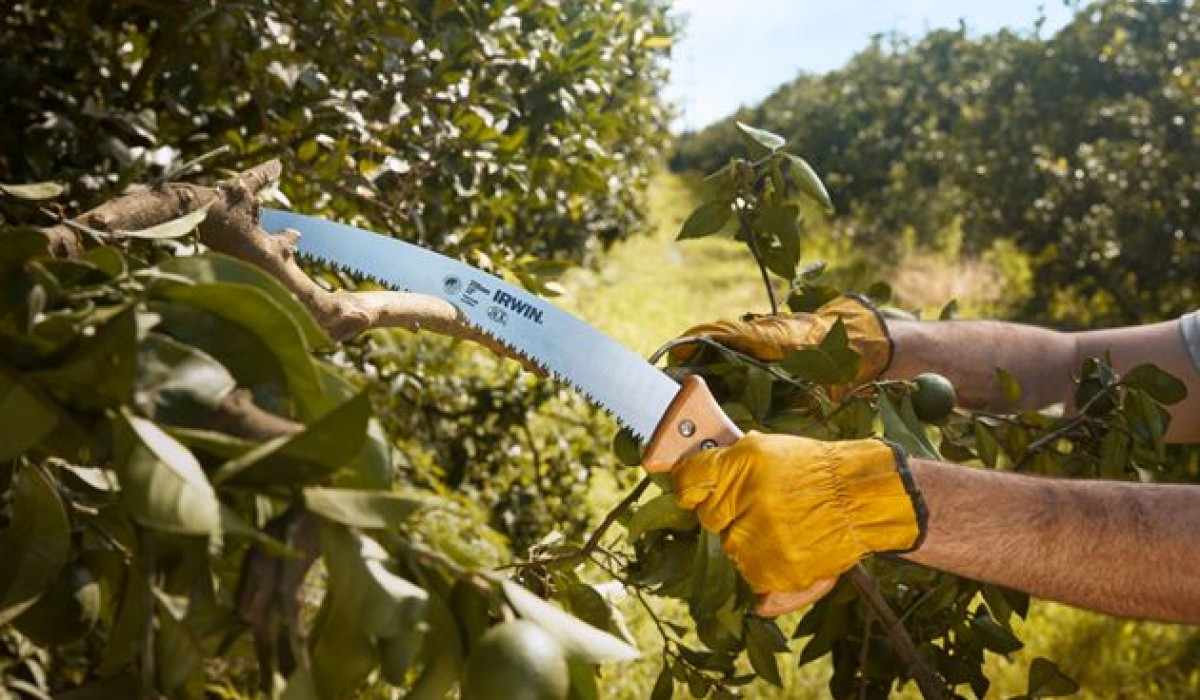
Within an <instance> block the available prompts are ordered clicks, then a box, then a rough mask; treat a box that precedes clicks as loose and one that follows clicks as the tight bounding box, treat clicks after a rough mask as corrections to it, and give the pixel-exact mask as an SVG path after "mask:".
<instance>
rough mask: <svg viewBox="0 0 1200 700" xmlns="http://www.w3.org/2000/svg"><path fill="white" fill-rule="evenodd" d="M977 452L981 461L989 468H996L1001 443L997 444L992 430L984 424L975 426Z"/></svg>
mask: <svg viewBox="0 0 1200 700" xmlns="http://www.w3.org/2000/svg"><path fill="white" fill-rule="evenodd" d="M975 452H976V453H978V454H979V461H981V462H983V463H984V464H986V465H987V466H989V467H995V466H996V460H997V458H998V456H999V453H1000V443H998V442H996V438H995V436H994V435H992V429H991V428H989V427H988V426H986V425H983V424H982V423H976V424H975Z"/></svg>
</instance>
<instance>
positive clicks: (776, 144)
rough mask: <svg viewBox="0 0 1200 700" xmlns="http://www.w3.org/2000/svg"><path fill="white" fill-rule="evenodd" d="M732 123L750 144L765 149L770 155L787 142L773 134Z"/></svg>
mask: <svg viewBox="0 0 1200 700" xmlns="http://www.w3.org/2000/svg"><path fill="white" fill-rule="evenodd" d="M734 123H735V124H736V125H737V128H738V131H740V132H742V134H743V135H745V136H746V138H748V139H749V140H750V141H751V142H753V143H756V144H758V145H760V146H762V147H763V148H765V149H767V151H770V152H772V153H773V152H775V151H778V150H779V149H781V148H783V147H784V145H785V144H786V143H787V140H786V139H784V138H783V137H782V136H780V135H779V134H773V133H771V132H770V131H766V130H764V129H758V128H756V127H753V126H750V125H748V124H743V123H741V122H734Z"/></svg>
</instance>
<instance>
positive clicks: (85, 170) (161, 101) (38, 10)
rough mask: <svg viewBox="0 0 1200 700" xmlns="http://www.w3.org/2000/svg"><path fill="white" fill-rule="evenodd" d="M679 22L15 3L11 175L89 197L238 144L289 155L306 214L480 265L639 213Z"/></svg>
mask: <svg viewBox="0 0 1200 700" xmlns="http://www.w3.org/2000/svg"><path fill="white" fill-rule="evenodd" d="M670 31H671V30H670V27H669V26H668V24H667V19H666V16H665V7H664V6H663V4H661V3H658V2H655V1H654V0H636V1H635V2H633V3H615V2H601V3H595V2H581V1H579V0H562V1H561V2H504V3H490V2H456V3H450V2H440V1H435V0H422V1H420V2H413V3H401V4H396V3H378V2H350V3H340V4H338V5H337V7H336V9H334V7H332V6H331V5H330V4H329V3H324V2H308V1H300V0H255V1H254V2H249V3H235V4H232V5H231V4H229V3H220V2H215V1H214V0H194V1H190V2H183V3H149V4H147V3H143V2H134V1H132V0H129V1H119V2H111V3H101V4H97V3H91V2H57V3H18V4H16V5H15V6H14V7H13V8H11V10H10V11H9V12H7V13H6V14H5V17H4V19H3V21H2V22H0V56H2V57H3V58H0V110H3V112H4V114H5V115H6V119H5V120H4V124H3V126H0V130H2V131H0V144H2V145H0V149H2V150H0V182H10V183H22V182H38V181H46V180H59V181H65V182H67V183H68V185H69V188H70V194H71V204H72V205H73V206H72V208H75V209H78V208H81V207H82V208H86V207H89V206H92V205H95V204H97V203H98V202H100V201H103V200H105V199H107V198H108V197H109V196H111V195H112V194H113V193H115V192H119V191H121V190H122V189H124V188H125V187H126V186H128V185H129V184H130V183H133V182H137V181H141V180H144V179H146V178H147V177H148V176H150V175H160V176H161V175H162V174H163V173H164V172H170V171H171V170H173V169H177V168H179V167H180V166H181V164H183V163H184V162H186V161H189V160H190V159H192V158H195V157H197V156H200V155H202V154H205V153H209V152H211V151H213V150H214V149H217V148H218V147H225V148H228V149H229V150H228V151H227V152H225V153H223V154H221V155H219V156H218V157H217V158H216V159H215V160H214V161H213V162H214V163H215V164H217V165H220V166H223V167H227V168H231V169H234V170H241V169H244V168H245V167H248V166H249V165H253V164H256V163H259V162H262V161H264V160H266V159H268V158H271V157H276V156H278V157H281V158H283V159H284V164H285V170H286V172H288V173H290V176H289V179H288V180H287V181H286V182H285V183H284V185H283V188H282V189H283V190H284V192H286V194H287V197H288V198H289V200H290V201H291V203H292V204H294V205H295V206H296V207H298V208H302V209H303V210H305V211H308V212H310V213H325V214H330V215H334V216H337V217H340V218H346V219H350V218H354V219H359V220H361V221H363V222H366V223H368V224H369V225H370V227H371V228H373V229H375V230H382V231H404V232H405V233H406V235H407V236H408V237H409V238H412V239H414V240H416V241H418V242H420V243H422V244H425V245H430V246H433V247H436V248H438V249H440V250H447V251H450V252H460V253H467V252H471V253H472V254H474V255H476V256H477V257H478V261H479V262H481V263H483V264H484V265H486V266H493V265H500V266H507V267H513V266H519V264H520V263H531V260H529V259H528V258H526V257H524V256H526V255H528V254H535V255H537V256H538V257H539V258H546V257H555V256H556V255H558V256H563V257H565V258H567V259H576V260H577V259H579V258H580V257H581V256H584V255H586V254H587V253H588V252H589V251H591V250H593V249H594V248H595V247H596V246H597V245H598V244H601V243H603V242H606V241H611V240H614V239H615V238H617V237H619V236H621V235H623V234H624V233H625V232H626V231H627V230H629V229H630V228H632V227H635V226H636V224H637V222H638V214H639V211H638V208H637V206H636V204H637V197H638V192H639V190H640V187H641V185H642V184H644V183H643V180H644V177H645V174H646V167H647V164H648V163H651V162H653V158H654V156H655V153H656V146H657V144H658V136H657V134H658V133H660V130H661V128H662V126H663V124H664V110H663V108H662V106H661V105H660V103H659V101H658V99H657V96H656V89H657V86H658V84H659V83H660V81H661V80H662V78H663V74H662V68H661V66H660V64H659V61H658V59H657V52H656V51H654V50H652V49H650V48H648V46H647V43H648V42H649V40H651V39H654V38H656V37H657V38H659V39H661V38H662V36H661V35H668V36H669V34H670ZM74 205H77V206H74ZM531 231H536V232H537V234H536V235H530V232H531ZM489 261H490V262H489Z"/></svg>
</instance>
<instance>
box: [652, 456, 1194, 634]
mask: <svg viewBox="0 0 1200 700" xmlns="http://www.w3.org/2000/svg"><path fill="white" fill-rule="evenodd" d="M673 476H674V480H675V489H676V491H675V493H676V498H677V499H678V501H679V503H680V505H682V506H684V507H686V508H694V509H695V510H696V514H697V516H698V517H699V519H700V522H701V524H702V525H704V527H706V528H708V529H709V530H712V531H714V532H719V533H720V534H721V538H722V543H723V546H724V548H725V551H726V553H727V554H728V555H729V557H730V559H731V560H733V562H734V564H735V565H736V566H737V567H738V569H739V571H741V573H742V575H743V577H745V578H746V580H747V582H749V584H750V586H751V588H752V589H753V590H754V591H755V592H756V593H758V594H759V596H760V598H759V606H760V612H763V613H764V614H779V613H782V612H787V611H788V610H792V609H796V608H798V607H802V606H803V605H805V604H807V603H809V602H811V601H812V600H814V599H815V598H816V597H819V596H820V595H821V594H823V593H824V592H826V591H827V590H828V583H829V581H830V580H831V579H833V578H836V577H837V576H838V575H839V574H841V573H842V572H844V571H845V570H847V569H849V568H850V567H851V566H853V565H854V564H855V563H856V562H857V561H858V560H859V559H861V558H862V557H864V556H869V555H870V554H872V553H879V552H906V553H904V554H901V556H903V557H904V558H906V559H909V560H911V561H914V562H917V563H920V564H924V565H927V566H931V567H933V568H936V569H940V570H944V571H948V572H952V573H956V574H959V575H962V576H966V577H969V578H974V579H978V580H981V581H987V582H990V583H996V584H1000V585H1005V586H1009V587H1011V588H1015V589H1017V590H1021V591H1024V592H1027V593H1030V594H1032V595H1035V596H1038V597H1041V598H1047V599H1051V600H1057V601H1060V602H1063V603H1068V604H1071V605H1077V606H1080V607H1086V608H1089V609H1093V610H1099V611H1103V612H1108V613H1112V614H1118V615H1126V616H1132V617H1141V618H1148V619H1159V620H1168V621H1177V622H1192V623H1200V557H1198V556H1196V554H1195V552H1196V550H1197V545H1200V487H1198V486H1179V485H1154V484H1128V483H1122V482H1110V481H1065V480H1058V479H1050V478H1044V477H1031V476H1025V475H1020V474H1015V473H1012V472H999V471H993V470H984V469H971V468H966V467H960V466H956V465H952V464H946V463H940V462H934V461H927V460H911V461H909V460H906V459H905V458H904V457H903V455H902V453H900V452H898V451H894V450H893V449H891V448H889V447H887V446H886V445H885V443H883V442H881V441H878V440H850V441H840V442H824V441H819V440H811V439H808V438H803V437H796V436H789V435H762V434H758V433H749V434H748V435H747V436H746V437H745V438H743V439H742V440H740V441H738V442H737V443H734V444H733V445H732V446H730V447H724V448H716V449H713V450H708V451H705V452H701V453H699V454H697V455H694V456H692V457H689V458H687V459H685V460H684V461H682V462H681V463H680V464H678V465H676V467H675V469H674V470H673ZM796 592H800V594H799V595H788V596H778V595H772V594H777V593H788V594H793V593H796ZM781 600H782V601H787V602H786V603H785V604H782V605H781V604H779V603H778V602H777V601H781Z"/></svg>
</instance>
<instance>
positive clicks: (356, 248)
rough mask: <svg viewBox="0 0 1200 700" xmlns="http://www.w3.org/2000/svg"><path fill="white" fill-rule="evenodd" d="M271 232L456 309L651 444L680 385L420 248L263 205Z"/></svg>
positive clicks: (494, 281) (557, 315) (576, 324)
mask: <svg viewBox="0 0 1200 700" xmlns="http://www.w3.org/2000/svg"><path fill="white" fill-rule="evenodd" d="M260 225H261V226H262V228H263V229H265V230H267V231H268V232H277V231H279V230H281V229H284V228H290V229H295V230H296V231H299V232H300V241H299V245H298V248H299V252H300V254H301V255H304V256H307V257H311V258H315V259H317V260H321V261H324V262H326V263H329V264H331V265H334V266H336V267H340V268H343V269H345V270H346V271H348V272H349V273H351V274H355V275H361V276H367V277H371V278H374V279H376V280H378V281H379V282H380V283H382V284H384V285H386V286H388V287H391V288H393V289H396V290H400V291H411V292H419V293H421V294H428V295H431V296H435V297H439V298H441V299H444V300H446V301H448V302H450V303H451V304H453V305H454V306H455V307H456V308H457V309H458V310H459V312H460V313H461V314H462V315H463V316H464V317H466V319H467V320H468V321H469V322H470V323H471V325H473V326H475V327H477V328H478V329H479V330H481V331H482V332H484V333H486V334H487V335H489V336H491V337H493V338H495V339H496V340H497V341H499V342H500V343H502V344H504V345H505V346H506V347H509V348H512V349H513V350H514V351H515V352H517V353H520V354H521V355H523V356H525V357H527V358H529V359H531V360H533V361H534V362H536V363H537V364H539V365H541V366H543V367H545V368H546V369H547V370H549V371H550V372H551V373H553V374H554V375H555V376H557V377H558V378H560V379H563V380H565V381H567V382H568V383H570V384H571V385H573V386H574V387H575V388H576V389H577V390H578V391H580V392H581V393H582V394H583V395H584V396H585V397H586V398H587V399H588V400H589V401H591V402H592V403H594V404H596V405H598V406H600V407H601V408H603V409H605V410H607V411H608V412H610V413H612V414H613V415H614V416H615V417H616V418H617V420H618V421H620V422H621V423H622V424H624V425H625V426H626V427H628V428H629V429H630V430H632V431H633V432H634V433H635V434H636V435H637V436H638V437H639V438H641V440H642V441H643V442H645V441H647V440H649V438H650V437H651V436H652V435H653V434H654V430H655V428H656V427H657V426H658V423H659V420H660V419H661V418H662V416H663V413H664V412H666V410H667V407H668V406H669V405H670V403H671V400H672V399H673V398H674V397H675V394H676V393H677V392H678V391H679V385H678V384H676V383H675V382H674V381H673V380H671V378H670V377H668V376H667V375H665V374H663V373H662V372H661V371H659V370H658V369H657V368H655V367H654V366H653V365H651V364H650V363H649V362H647V361H646V360H645V359H643V358H642V357H641V356H639V355H638V354H636V353H634V352H633V351H632V350H630V349H629V348H626V347H625V346H623V345H621V344H620V343H618V342H616V341H615V340H613V339H612V338H610V337H608V336H607V335H605V334H604V333H601V332H600V331H599V330H597V329H595V328H593V327H592V326H590V325H588V324H587V323H585V322H584V321H581V320H580V319H578V318H576V317H575V316H572V315H571V314H569V313H567V312H566V311H563V310H562V309H559V308H558V307H556V306H554V305H553V304H551V303H550V302H548V301H546V300H545V299H543V298H541V297H539V296H537V295H535V294H531V293H529V292H527V291H525V290H524V289H521V288H519V287H516V286H513V285H511V284H509V283H507V282H505V281H503V280H501V279H499V278H497V277H495V276H493V275H489V274H488V273H486V272H483V271H481V270H477V269H475V268H474V267H471V266H470V265H467V264H466V263H463V262H459V261H457V260H453V259H451V258H447V257H445V256H444V255H440V254H438V253H434V252H432V251H429V250H426V249H424V248H421V247H420V246H415V245H412V244H411V243H405V242H403V241H399V240H396V239H394V238H390V237H388V236H383V235H381V234H378V233H373V232H371V231H367V230H364V229H361V228H357V227H354V226H348V225H346V224H339V223H335V222H332V221H329V220H327V219H321V218H318V217H313V216H307V215H304V214H295V213H292V212H287V211H281V210H278V209H270V208H267V207H263V209H262V219H261V221H260Z"/></svg>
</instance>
